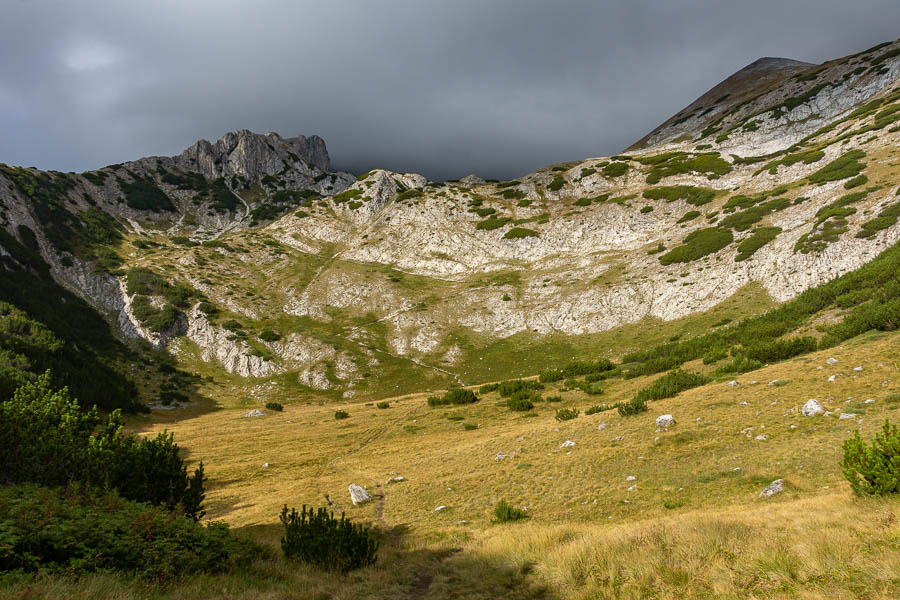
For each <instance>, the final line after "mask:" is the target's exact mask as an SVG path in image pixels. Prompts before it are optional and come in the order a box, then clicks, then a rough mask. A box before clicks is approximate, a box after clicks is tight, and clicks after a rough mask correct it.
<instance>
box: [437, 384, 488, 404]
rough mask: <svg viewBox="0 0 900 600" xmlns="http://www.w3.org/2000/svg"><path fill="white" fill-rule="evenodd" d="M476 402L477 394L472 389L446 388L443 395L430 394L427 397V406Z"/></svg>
mask: <svg viewBox="0 0 900 600" xmlns="http://www.w3.org/2000/svg"><path fill="white" fill-rule="evenodd" d="M475 402H478V396H476V395H475V392H473V391H472V390H467V389H464V388H453V389H452V390H447V392H446V393H445V394H444V395H443V396H431V397H430V398H428V406H446V405H448V404H454V405H461V404H474V403H475Z"/></svg>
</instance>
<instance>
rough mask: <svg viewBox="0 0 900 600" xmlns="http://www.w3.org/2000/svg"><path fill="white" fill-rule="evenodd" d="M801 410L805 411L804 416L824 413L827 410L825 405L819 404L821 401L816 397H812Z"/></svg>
mask: <svg viewBox="0 0 900 600" xmlns="http://www.w3.org/2000/svg"><path fill="white" fill-rule="evenodd" d="M800 412H801V413H803V416H804V417H814V416H816V415H821V414H823V413H824V412H825V407H824V406H822V405H821V404H819V401H818V400H816V399H815V398H811V399H810V400H807V402H806V404H804V405H803V408H802V409H800Z"/></svg>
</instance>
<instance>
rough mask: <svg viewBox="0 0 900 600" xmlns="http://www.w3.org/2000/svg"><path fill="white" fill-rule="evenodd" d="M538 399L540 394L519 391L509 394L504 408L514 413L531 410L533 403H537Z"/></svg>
mask: <svg viewBox="0 0 900 600" xmlns="http://www.w3.org/2000/svg"><path fill="white" fill-rule="evenodd" d="M540 399H541V396H540V394H538V393H536V392H530V391H527V390H521V391H518V392H515V393H514V394H511V395H510V396H509V398H507V399H506V408H508V409H509V410H511V411H515V412H525V411H528V410H531V409H533V408H534V403H535V402H539V401H540Z"/></svg>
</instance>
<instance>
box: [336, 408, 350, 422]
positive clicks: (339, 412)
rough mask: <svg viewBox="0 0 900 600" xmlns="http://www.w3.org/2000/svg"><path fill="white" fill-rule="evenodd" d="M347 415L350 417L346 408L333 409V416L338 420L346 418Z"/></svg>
mask: <svg viewBox="0 0 900 600" xmlns="http://www.w3.org/2000/svg"><path fill="white" fill-rule="evenodd" d="M349 417H350V413H348V412H347V411H346V410H336V411H334V418H335V419H336V420H338V421H340V420H341V419H347V418H349Z"/></svg>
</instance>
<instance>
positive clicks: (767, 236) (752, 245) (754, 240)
mask: <svg viewBox="0 0 900 600" xmlns="http://www.w3.org/2000/svg"><path fill="white" fill-rule="evenodd" d="M779 233H781V227H759V228H757V229H755V230H754V231H753V233H752V234H751V235H750V237H748V238H747V239H745V240H744V241H742V242H741V243H740V244H738V247H737V249H738V253H737V256H736V257H735V258H734V260H735V261H736V262H742V261H745V260H747V259H748V258H750V257H751V256H753V255H754V254H755V253H756V251H757V250H759V249H760V248H762V247H763V246H765V245H766V244H768V243H769V242H771V241H772V240H774V239H775V238H776V237H777V236H778V234H779Z"/></svg>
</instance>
